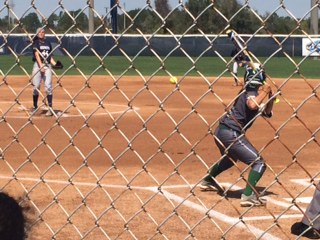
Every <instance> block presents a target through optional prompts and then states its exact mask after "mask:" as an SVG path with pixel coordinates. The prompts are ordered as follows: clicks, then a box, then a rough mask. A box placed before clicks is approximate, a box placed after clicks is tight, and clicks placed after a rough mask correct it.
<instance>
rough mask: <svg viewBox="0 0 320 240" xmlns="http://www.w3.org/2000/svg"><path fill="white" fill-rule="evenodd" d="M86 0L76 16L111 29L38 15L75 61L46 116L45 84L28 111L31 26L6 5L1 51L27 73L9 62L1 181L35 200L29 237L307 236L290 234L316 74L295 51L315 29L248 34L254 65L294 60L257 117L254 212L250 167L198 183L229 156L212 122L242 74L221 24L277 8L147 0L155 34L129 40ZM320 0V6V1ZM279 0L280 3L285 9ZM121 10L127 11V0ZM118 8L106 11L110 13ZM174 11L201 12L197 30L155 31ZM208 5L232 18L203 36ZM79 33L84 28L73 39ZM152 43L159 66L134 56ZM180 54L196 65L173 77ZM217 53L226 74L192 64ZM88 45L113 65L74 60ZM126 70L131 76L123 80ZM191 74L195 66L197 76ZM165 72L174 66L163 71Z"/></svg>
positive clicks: (0, 121)
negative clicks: (61, 25) (213, 182)
mask: <svg viewBox="0 0 320 240" xmlns="http://www.w3.org/2000/svg"><path fill="white" fill-rule="evenodd" d="M50 2H51V1H50ZM55 2H56V6H57V9H58V10H61V11H63V12H66V13H68V12H70V11H71V10H69V9H67V8H66V7H65V6H64V2H63V1H55ZM78 2H79V1H77V3H76V4H79V8H80V9H81V12H84V13H86V14H87V12H88V11H89V10H90V9H92V10H93V12H94V15H95V17H97V18H99V19H100V21H99V22H100V23H99V24H98V25H97V23H96V25H95V27H94V28H95V30H97V29H100V30H101V28H105V33H106V34H102V35H97V34H96V33H95V31H94V33H93V34H87V33H82V32H81V31H80V30H79V29H78V28H77V25H76V23H77V17H78V16H72V15H71V14H69V16H70V18H71V20H72V22H73V25H71V26H70V28H69V30H67V31H66V32H65V33H64V34H56V33H55V32H54V31H53V29H50V28H48V27H47V26H46V24H44V27H47V34H48V35H49V36H50V38H49V39H50V40H52V41H53V42H54V43H55V44H54V49H55V51H56V55H55V58H56V59H59V54H64V55H65V56H67V57H68V58H70V61H71V65H69V66H68V65H65V66H64V70H63V71H60V72H59V70H53V83H54V84H53V85H54V88H53V96H54V100H53V103H54V105H53V110H54V116H52V117H46V116H45V114H44V113H45V112H46V110H47V109H48V106H47V102H46V97H47V96H46V93H45V92H44V91H42V93H41V94H40V102H41V103H40V105H39V111H38V112H37V113H34V112H31V111H29V108H31V107H32V87H33V84H32V74H31V69H26V68H25V67H24V66H23V64H21V63H20V57H21V55H25V54H26V55H29V54H31V49H30V47H31V45H32V42H33V38H32V37H33V35H34V33H30V32H28V31H27V30H26V29H25V28H24V26H23V25H22V24H21V22H20V19H19V17H18V16H17V15H16V14H15V12H14V11H15V9H14V8H13V7H12V6H11V5H10V4H8V1H5V2H4V3H3V5H2V6H1V10H0V11H9V12H11V16H13V17H14V24H13V26H12V29H11V30H10V31H9V33H1V48H2V49H4V52H3V53H5V54H9V55H12V56H13V57H14V58H15V59H16V62H15V63H14V64H13V65H12V69H13V68H20V69H22V70H23V72H24V73H25V74H24V75H22V76H12V75H11V74H10V72H11V71H10V70H9V71H8V72H4V71H1V75H2V77H1V78H2V79H1V82H0V93H1V95H0V97H1V101H0V113H1V118H0V132H1V137H0V147H1V160H2V161H1V163H0V169H1V173H0V185H1V190H2V191H5V192H8V193H9V194H12V195H13V196H15V197H16V198H18V197H19V198H20V199H21V202H20V203H21V204H22V205H25V204H26V205H28V206H29V212H28V213H27V215H28V219H29V224H30V226H31V228H30V230H29V231H30V232H29V233H28V236H29V239H245V238H247V239H298V238H300V237H301V236H293V235H291V233H290V226H291V225H292V223H293V222H296V221H300V220H301V218H302V216H303V215H304V212H305V209H306V208H307V206H308V203H309V202H310V200H311V197H312V195H313V192H314V189H315V186H316V185H317V182H318V179H319V174H320V172H319V167H318V158H319V156H320V154H319V153H320V146H319V130H320V127H319V120H318V119H319V115H320V112H319V109H320V99H319V96H318V91H319V86H320V84H319V83H320V81H319V80H317V79H312V80H310V79H307V78H306V77H305V76H304V75H303V74H301V70H302V69H303V62H304V61H306V59H308V57H309V56H306V57H305V58H303V59H302V61H301V62H294V60H293V59H292V58H291V56H292V55H295V54H297V55H301V52H302V45H301V42H302V40H301V39H302V38H307V39H309V40H310V41H312V39H313V38H314V37H315V36H313V35H308V34H307V33H305V34H304V35H300V36H294V37H293V33H294V31H295V28H294V29H293V30H292V34H288V35H281V37H279V36H275V35H273V34H272V33H271V32H270V34H269V35H263V36H260V34H259V31H258V30H257V31H256V32H253V33H252V34H246V35H242V36H243V37H244V39H245V41H246V45H247V46H248V48H249V49H250V50H251V51H252V52H253V53H254V54H255V55H256V56H257V59H256V61H259V56H265V55H267V58H266V60H265V62H261V64H262V65H264V64H265V63H267V62H268V61H269V60H270V59H272V58H274V57H276V56H278V55H281V56H283V57H285V58H287V59H288V62H290V63H291V64H292V65H294V66H295V70H294V71H293V72H292V74H291V75H289V76H287V78H284V79H274V78H273V77H272V76H268V81H269V83H270V85H271V87H272V89H273V92H274V94H275V95H277V97H278V99H279V100H280V102H279V103H277V104H275V109H274V116H273V118H271V119H264V118H262V117H260V116H258V117H259V118H258V119H257V120H256V123H255V124H254V126H253V127H252V129H250V130H249V132H248V137H249V139H250V140H252V143H253V144H254V145H255V147H256V148H257V149H258V150H259V152H260V153H261V155H262V156H264V158H265V159H266V162H267V170H266V173H265V175H264V176H263V177H262V179H261V180H260V182H259V183H258V186H259V188H257V189H255V192H257V193H259V194H260V193H261V195H265V197H266V198H267V200H268V203H267V205H266V206H263V207H259V208H255V207H248V208H242V207H240V205H239V202H240V199H239V198H240V196H241V193H242V190H243V188H244V187H245V185H246V184H247V180H246V179H247V176H248V173H249V171H250V166H246V165H243V164H242V163H239V162H237V163H235V166H234V167H233V168H232V169H230V171H227V172H226V173H223V174H221V176H219V177H218V178H217V181H218V182H219V183H220V184H221V185H222V186H223V187H224V188H225V191H224V193H222V194H220V195H219V194H217V193H210V192H201V191H200V190H199V187H198V186H199V183H200V182H201V180H202V179H203V177H204V176H205V175H206V174H207V172H208V171H209V169H210V168H211V166H212V165H213V164H214V163H216V162H217V161H219V160H220V159H221V156H220V153H219V150H218V148H217V147H216V146H215V144H214V129H215V128H216V127H217V126H218V122H219V118H220V117H221V116H223V115H224V114H225V113H226V111H227V109H229V107H230V106H232V104H233V103H234V101H235V99H236V98H237V95H238V94H239V91H240V89H241V87H233V86H232V84H233V78H234V77H237V76H235V75H232V73H231V71H232V63H233V60H232V59H231V60H230V54H229V52H231V48H232V42H231V41H230V39H229V38H228V36H227V35H226V30H228V29H229V28H231V27H232V26H231V25H230V22H231V20H232V18H234V17H235V16H236V15H237V14H239V13H240V12H241V11H242V10H243V9H249V11H252V12H254V13H255V15H256V16H257V18H259V21H260V22H261V29H262V28H263V25H264V23H265V21H266V19H267V18H268V17H270V15H272V14H274V12H272V13H270V15H269V16H266V17H264V18H263V17H258V14H257V13H256V12H255V11H254V9H252V8H250V1H246V3H245V5H243V6H242V7H243V8H241V9H240V10H239V11H235V12H234V13H232V16H231V17H229V18H228V17H226V16H224V15H223V14H222V13H221V11H219V9H218V8H217V7H216V5H215V1H208V6H207V7H206V8H205V9H204V10H203V11H201V12H200V13H199V15H197V16H194V15H192V14H191V13H190V12H189V10H188V8H187V7H186V2H185V1H181V0H179V1H178V0H176V1H175V2H174V6H173V7H172V10H171V11H170V12H169V13H168V14H167V16H161V15H160V14H159V13H158V12H157V10H156V9H155V7H154V5H153V4H151V3H150V1H146V2H145V5H143V6H141V8H144V9H147V10H152V11H153V12H155V13H156V16H157V17H158V18H159V19H161V21H162V22H163V26H161V28H159V29H158V30H157V31H155V32H154V33H153V34H145V33H144V32H141V31H140V34H138V35H136V36H134V35H130V36H128V35H125V34H113V33H112V32H111V30H110V29H108V28H106V26H105V25H104V24H103V23H104V22H105V20H106V19H105V16H101V15H99V14H98V11H96V10H95V9H94V7H93V6H91V5H90V1H87V2H85V1H82V2H81V4H80V2H79V3H78ZM37 3H38V2H37V1H30V9H31V10H32V11H33V12H35V13H36V14H37V15H38V16H39V18H41V20H42V22H44V23H45V22H46V21H47V20H48V18H49V16H45V15H44V14H43V13H42V11H41V8H38V7H37ZM17 4H18V3H17ZM50 4H52V3H50ZM301 4H308V3H301ZM317 4H318V7H319V4H320V3H319V1H317ZM285 5H286V2H284V1H279V6H278V8H285ZM92 7H93V8H92ZM113 8H118V10H119V11H122V12H124V13H126V11H125V7H124V6H123V3H122V1H121V0H120V1H118V3H117V5H115V6H114V7H113ZM30 9H28V10H26V12H25V13H28V12H29V11H30ZM311 10H312V9H311V8H310V11H311ZM55 11H56V10H55ZM111 11H112V8H111V9H109V12H108V14H110V13H111ZM176 11H181V12H184V13H187V14H188V15H189V16H190V17H192V18H193V20H194V22H193V25H192V26H190V28H188V30H189V29H191V28H192V29H194V28H195V29H197V31H198V34H197V36H192V35H189V34H188V30H186V32H185V33H184V34H180V35H175V33H173V32H171V31H170V29H167V32H168V35H167V36H160V35H158V33H159V32H160V30H161V29H163V28H166V25H165V23H166V19H167V17H168V16H169V15H172V14H174V13H175V12H176ZM209 11H213V12H214V13H216V14H219V15H223V16H222V17H223V18H224V19H225V20H226V23H227V24H226V26H225V28H224V29H221V32H220V33H219V34H216V35H206V34H204V33H203V32H202V30H201V29H200V28H198V27H197V24H196V22H197V19H199V18H200V17H201V16H202V15H205V14H206V13H207V12H209ZM139 14H142V13H141V12H140V11H138V12H137V15H136V16H135V17H139ZM288 17H290V18H293V17H294V16H292V14H289V16H288ZM127 18H128V19H129V21H130V22H131V24H127V28H128V29H130V28H133V27H134V19H135V18H131V17H129V16H127ZM299 23H300V22H299V21H297V26H296V27H298V25H299ZM14 29H21V30H23V32H24V34H22V35H15V34H13V33H11V31H12V32H13V30H14ZM71 31H73V32H74V31H75V32H77V31H78V32H77V34H76V35H69V32H71ZM138 31H139V29H138ZM239 34H240V35H241V33H239ZM258 36H259V37H258ZM75 39H77V40H75ZM21 41H22V42H23V44H21V45H22V46H23V47H22V46H21V45H20V42H21ZM73 41H74V42H73ZM198 41H199V42H201V44H200V46H198ZM79 43H81V44H79ZM122 44H124V45H122ZM184 44H185V45H184ZM75 45H76V46H77V47H74V46H75ZM168 46H171V47H168ZM257 46H263V47H257ZM195 48H196V49H195ZM293 48H294V49H293ZM243 50H245V49H242V51H243ZM314 51H316V50H314ZM146 52H147V53H148V55H151V56H153V57H156V58H157V59H158V61H159V63H160V64H159V69H157V70H156V71H155V72H154V73H153V74H151V75H150V76H144V75H143V74H141V69H139V68H136V67H135V64H134V62H135V60H136V59H137V58H139V56H143V55H145V53H146ZM115 53H116V55H121V56H124V57H125V58H126V60H127V62H128V63H129V64H128V68H127V69H126V70H125V71H124V72H123V73H122V74H120V75H115V74H114V73H113V72H112V71H110V70H109V69H108V66H107V65H105V64H104V63H103V60H104V59H106V58H108V56H113V55H114V54H115ZM177 53H178V55H179V56H181V57H185V58H187V59H189V60H190V62H192V63H193V67H191V68H190V69H189V70H188V71H187V72H182V73H181V74H180V75H179V76H176V77H177V83H175V84H171V83H169V79H170V78H171V77H173V74H172V73H171V72H170V71H169V70H168V69H166V61H167V59H168V58H169V57H170V56H174V55H176V54H177ZM209 53H210V54H212V55H214V56H218V57H219V59H220V60H221V61H223V62H224V63H225V66H226V67H225V70H224V71H222V72H221V74H220V75H219V76H210V77H207V76H204V75H203V74H202V73H201V71H199V70H197V68H196V63H197V61H198V60H199V59H201V57H203V56H208V54H209ZM83 54H85V55H87V54H90V55H93V56H95V57H96V59H97V60H98V61H100V62H101V65H100V66H99V68H103V69H105V72H106V74H105V75H103V76H100V75H97V74H96V71H93V72H92V73H91V74H88V75H86V74H84V73H83V69H81V68H79V67H78V66H77V57H78V56H79V55H83ZM210 54H209V55H210ZM310 54H311V53H310ZM210 56H211V55H210ZM0 57H1V56H0ZM315 62H316V63H317V61H315ZM317 64H318V63H317ZM0 68H1V66H0ZM71 68H75V69H77V70H78V73H79V74H78V76H67V75H66V73H67V71H68V69H71ZM132 69H134V70H135V73H136V76H127V75H126V73H127V72H128V71H129V70H132ZM97 70H98V69H97ZM191 71H196V72H197V74H198V75H197V76H190V75H189V73H190V72H191ZM266 71H267V72H268V69H266ZM159 72H162V73H163V72H165V73H166V76H165V77H163V76H162V77H159V76H157V74H158V73H159ZM238 78H239V79H242V76H238ZM311 224H312V221H311Z"/></svg>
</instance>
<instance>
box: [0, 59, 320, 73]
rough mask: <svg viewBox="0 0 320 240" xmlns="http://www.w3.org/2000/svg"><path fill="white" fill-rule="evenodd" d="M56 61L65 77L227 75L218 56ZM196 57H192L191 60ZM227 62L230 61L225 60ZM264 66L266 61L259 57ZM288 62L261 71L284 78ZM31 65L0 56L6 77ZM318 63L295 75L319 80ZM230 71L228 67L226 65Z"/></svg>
mask: <svg viewBox="0 0 320 240" xmlns="http://www.w3.org/2000/svg"><path fill="white" fill-rule="evenodd" d="M55 59H56V60H61V61H62V62H63V64H64V66H65V68H64V69H63V70H57V71H56V73H57V74H62V73H65V74H66V75H77V74H80V71H81V72H83V73H84V74H86V75H91V74H93V73H94V74H96V75H108V72H110V73H111V74H112V75H121V74H125V75H138V74H139V73H140V74H142V75H144V76H149V75H153V74H155V75H167V72H170V73H171V74H172V75H176V76H181V75H185V74H187V75H189V76H195V75H198V74H199V72H201V74H203V75H204V76H207V77H209V76H218V75H221V74H222V73H223V72H225V73H224V74H223V75H224V76H231V75H230V73H229V72H228V71H226V68H227V64H226V63H225V62H224V61H223V60H221V59H220V58H218V57H202V58H200V59H199V60H198V61H196V63H195V64H193V63H192V61H190V59H188V58H187V57H170V58H167V59H165V60H162V61H163V64H161V61H160V60H159V59H157V58H156V57H142V56H141V57H137V58H133V57H131V60H128V59H126V58H125V57H115V56H112V57H107V58H105V59H104V60H103V62H102V63H100V61H99V59H98V58H97V57H95V56H79V57H77V58H76V59H75V65H73V63H72V61H71V60H70V59H69V58H68V57H67V56H63V57H61V56H57V57H55ZM195 59H196V58H194V60H195ZM225 60H226V61H227V62H228V61H230V58H226V59H225ZM259 60H260V61H261V62H262V63H264V62H265V61H266V58H259ZM293 60H294V62H295V64H299V62H301V60H302V58H301V57H295V58H293ZM295 64H294V63H292V62H291V61H290V60H289V59H287V58H285V57H273V58H272V59H271V60H269V61H268V62H266V63H265V69H266V71H267V73H268V75H270V76H271V77H273V78H287V77H289V76H290V75H292V74H293V73H294V72H295V71H296V70H297V68H296V66H295ZM32 65H33V62H32V60H31V56H22V57H19V61H16V59H15V58H14V57H13V56H12V55H9V56H6V55H1V56H0V68H1V70H2V71H3V72H4V73H5V74H8V75H24V74H25V73H24V71H23V70H22V69H25V70H26V71H27V72H28V73H29V74H30V73H31V71H32ZM318 65H319V62H318V61H317V60H314V59H312V58H308V59H306V60H305V61H303V62H302V63H301V65H300V66H299V73H300V74H302V75H303V76H304V77H306V78H319V76H320V68H319V66H318ZM229 69H232V65H230V66H229ZM241 74H243V69H240V72H239V76H241ZM294 77H299V74H295V75H294Z"/></svg>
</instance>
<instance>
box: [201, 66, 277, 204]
mask: <svg viewBox="0 0 320 240" xmlns="http://www.w3.org/2000/svg"><path fill="white" fill-rule="evenodd" d="M245 68H246V73H245V78H244V80H245V86H244V88H243V89H242V90H241V91H240V93H239V95H238V98H237V99H236V101H235V103H234V105H233V107H232V108H231V109H230V110H229V111H228V112H227V114H226V115H224V116H223V117H222V118H221V119H220V124H219V126H218V128H217V129H216V131H215V142H216V144H217V146H218V148H219V150H220V153H221V155H222V156H223V158H222V159H221V160H220V161H219V162H217V163H216V164H215V165H214V166H213V167H212V169H211V170H210V172H209V174H208V175H207V176H206V177H205V178H204V179H203V181H202V183H201V184H200V188H201V190H204V191H207V190H214V191H220V192H221V191H224V190H223V188H222V187H221V186H220V185H219V184H218V182H217V181H216V180H215V178H216V177H217V176H218V175H219V174H220V173H222V172H223V171H225V170H227V169H229V168H230V167H232V166H233V165H234V164H235V163H236V162H237V160H240V161H241V162H243V163H245V164H247V165H249V166H250V167H251V171H250V173H249V177H248V180H247V186H246V188H245V189H244V192H243V194H242V195H241V202H240V205H241V206H243V207H250V206H261V205H265V201H264V200H263V199H260V198H258V197H257V191H256V190H255V187H256V184H257V182H258V181H259V180H260V178H261V177H262V175H263V173H264V172H265V170H266V165H265V162H264V160H263V158H262V157H261V156H260V155H259V153H258V151H257V150H256V149H255V147H254V146H253V145H252V144H251V143H250V142H249V140H248V139H247V138H246V136H245V132H246V131H247V130H248V129H249V128H250V127H251V126H252V124H253V122H254V121H255V119H256V118H257V117H258V116H259V114H261V115H262V116H264V117H267V118H269V117H271V116H272V107H273V100H272V99H271V100H270V98H272V96H273V95H272V91H271V87H270V86H269V85H268V84H267V83H265V73H264V71H263V70H262V69H261V68H260V65H259V64H252V63H249V62H248V63H247V65H246V67H245ZM267 96H268V97H269V100H268V101H267V103H266V104H263V100H264V99H265V98H266V97H267Z"/></svg>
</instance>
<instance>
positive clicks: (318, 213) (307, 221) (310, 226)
mask: <svg viewBox="0 0 320 240" xmlns="http://www.w3.org/2000/svg"><path fill="white" fill-rule="evenodd" d="M291 233H292V234H294V235H298V236H303V237H307V238H309V239H320V182H319V183H318V184H317V186H316V190H315V191H314V195H313V198H312V200H311V202H310V204H309V206H308V208H307V210H306V212H305V214H304V216H303V218H302V221H301V222H296V223H294V224H293V225H292V226H291Z"/></svg>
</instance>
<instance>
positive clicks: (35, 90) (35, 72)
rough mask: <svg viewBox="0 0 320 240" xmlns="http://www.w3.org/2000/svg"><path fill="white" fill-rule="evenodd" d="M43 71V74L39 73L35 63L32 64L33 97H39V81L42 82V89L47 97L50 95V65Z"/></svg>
mask: <svg viewBox="0 0 320 240" xmlns="http://www.w3.org/2000/svg"><path fill="white" fill-rule="evenodd" d="M44 69H45V71H44V73H41V71H40V68H39V66H38V64H37V62H35V63H34V64H33V70H32V76H33V79H32V83H33V85H34V87H33V95H39V92H40V84H41V80H43V81H44V87H45V90H46V93H47V95H52V71H51V65H50V64H48V66H46V67H45V68H44Z"/></svg>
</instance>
